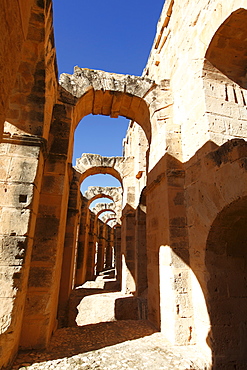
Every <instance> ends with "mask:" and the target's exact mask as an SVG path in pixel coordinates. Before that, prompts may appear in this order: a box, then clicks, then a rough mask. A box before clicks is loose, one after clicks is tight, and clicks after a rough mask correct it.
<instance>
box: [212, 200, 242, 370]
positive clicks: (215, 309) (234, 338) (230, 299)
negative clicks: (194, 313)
mask: <svg viewBox="0 0 247 370" xmlns="http://www.w3.org/2000/svg"><path fill="white" fill-rule="evenodd" d="M205 264H206V268H207V270H208V271H209V274H210V279H209V281H208V292H209V300H208V310H209V315H210V318H211V325H212V327H211V328H212V329H211V333H210V335H209V338H208V342H209V345H210V347H211V348H212V351H213V360H214V362H213V369H217V370H218V369H230V368H231V369H243V370H244V369H246V364H247V197H244V198H242V199H241V198H240V199H238V200H236V201H234V202H233V203H231V204H230V205H229V206H227V207H225V208H224V209H223V210H222V211H221V213H220V214H219V215H218V216H217V217H216V219H215V220H214V222H213V224H212V227H211V229H210V232H209V235H208V240H207V248H206V261H205Z"/></svg>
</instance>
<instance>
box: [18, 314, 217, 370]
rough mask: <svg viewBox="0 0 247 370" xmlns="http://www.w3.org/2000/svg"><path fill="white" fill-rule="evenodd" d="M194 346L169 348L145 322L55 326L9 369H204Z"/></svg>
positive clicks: (20, 355) (128, 321)
mask: <svg viewBox="0 0 247 370" xmlns="http://www.w3.org/2000/svg"><path fill="white" fill-rule="evenodd" d="M209 368H210V367H209V366H207V365H206V363H205V360H204V359H203V356H202V354H201V353H200V352H199V351H198V350H197V349H196V347H195V346H190V347H189V348H188V347H186V348H185V347H171V346H170V345H169V344H168V343H167V342H166V340H165V339H164V337H163V336H162V334H161V333H157V332H155V330H154V329H153V328H152V326H150V324H149V323H148V322H147V321H141V320H138V321H135V320H123V321H113V322H104V323H99V324H91V325H86V326H82V327H74V328H63V329H58V330H57V331H56V333H55V334H54V336H53V338H52V340H51V342H50V345H49V348H48V349H47V350H46V351H43V352H36V351H28V352H20V353H19V355H18V357H17V359H16V361H15V363H14V365H13V367H12V370H17V369H22V370H24V369H28V370H34V369H36V370H41V369H42V370H53V369H57V370H60V369H61V370H62V369H63V370H65V369H75V370H96V369H97V370H123V369H133V370H134V369H135V370H150V369H151V370H161V369H162V370H165V369H166V370H171V369H172V370H189V369H190V370H192V369H194V370H206V369H209Z"/></svg>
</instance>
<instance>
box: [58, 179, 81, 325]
mask: <svg viewBox="0 0 247 370" xmlns="http://www.w3.org/2000/svg"><path fill="white" fill-rule="evenodd" d="M80 208H81V207H80V185H79V183H78V181H77V179H76V177H74V179H73V180H72V183H71V185H70V195H69V206H68V213H67V220H66V233H65V242H64V251H63V264H62V271H61V283H60V292H59V315H58V316H59V319H60V323H61V322H63V324H64V325H65V324H66V317H65V315H66V307H67V304H68V300H69V297H70V294H71V291H72V289H73V288H74V284H75V281H74V280H75V264H76V257H77V243H78V233H79V220H80V213H79V210H80Z"/></svg>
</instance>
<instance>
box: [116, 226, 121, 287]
mask: <svg viewBox="0 0 247 370" xmlns="http://www.w3.org/2000/svg"><path fill="white" fill-rule="evenodd" d="M114 246H115V264H116V279H117V281H119V282H121V278H122V258H121V226H120V225H116V226H115V228H114Z"/></svg>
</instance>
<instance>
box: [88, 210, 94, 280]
mask: <svg viewBox="0 0 247 370" xmlns="http://www.w3.org/2000/svg"><path fill="white" fill-rule="evenodd" d="M95 217H96V216H95V214H94V213H92V212H90V220H89V232H88V255H87V261H86V266H87V267H86V281H88V280H93V279H94V263H95V259H94V258H95V239H94V226H95V222H94V220H95Z"/></svg>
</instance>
